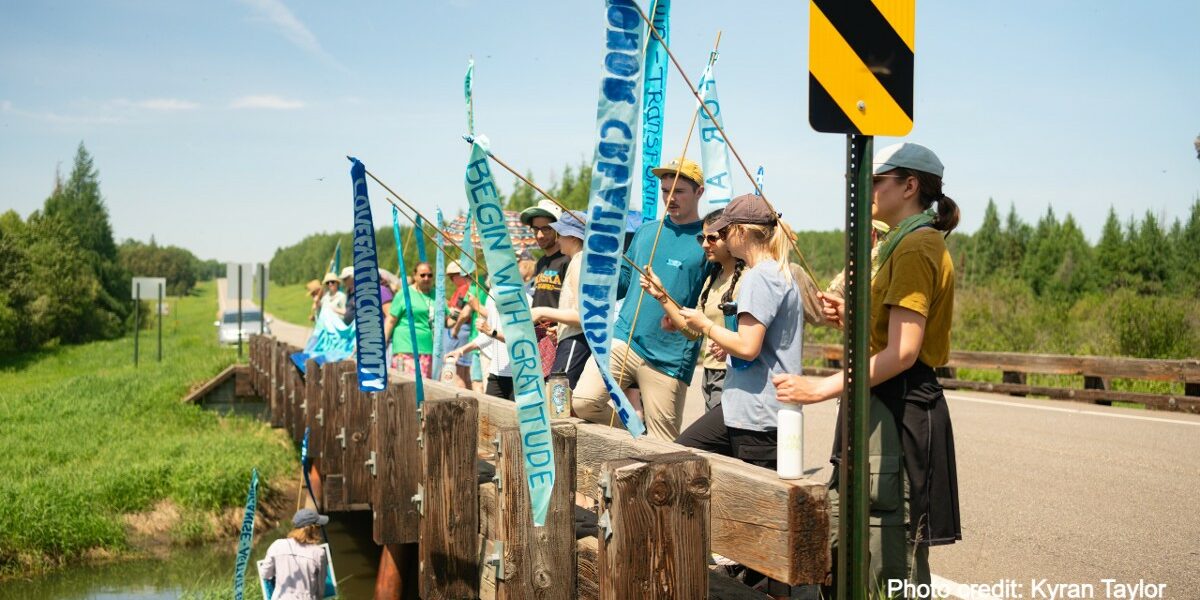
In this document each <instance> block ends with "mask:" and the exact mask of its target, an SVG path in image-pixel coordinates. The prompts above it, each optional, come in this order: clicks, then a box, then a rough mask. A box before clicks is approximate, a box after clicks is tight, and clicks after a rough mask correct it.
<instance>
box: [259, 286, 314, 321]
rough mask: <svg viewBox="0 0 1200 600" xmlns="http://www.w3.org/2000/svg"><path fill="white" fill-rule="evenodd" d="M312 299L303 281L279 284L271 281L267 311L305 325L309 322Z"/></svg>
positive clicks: (268, 290) (276, 316)
mask: <svg viewBox="0 0 1200 600" xmlns="http://www.w3.org/2000/svg"><path fill="white" fill-rule="evenodd" d="M311 308H312V299H311V298H309V297H308V291H307V290H305V289H304V284H303V283H296V284H292V285H279V284H277V283H271V285H270V286H269V287H268V288H267V312H269V313H271V314H272V315H274V316H275V318H276V319H282V320H284V321H287V322H288V323H295V324H296V325H305V324H307V323H308V315H309V310H310V309H311Z"/></svg>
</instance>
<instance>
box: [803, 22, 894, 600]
mask: <svg viewBox="0 0 1200 600" xmlns="http://www.w3.org/2000/svg"><path fill="white" fill-rule="evenodd" d="M915 23H916V3H915V0H874V1H872V0H811V1H810V3H809V67H808V84H809V87H808V92H809V94H808V100H809V102H808V104H809V108H808V110H809V112H808V122H809V124H810V125H812V127H813V129H815V130H817V131H820V132H824V133H843V134H846V297H845V305H844V306H845V319H844V321H843V325H844V327H845V337H844V340H845V345H846V351H845V361H844V364H843V366H844V367H845V371H844V373H845V375H844V377H845V398H844V400H843V402H842V407H841V410H842V417H843V418H842V419H841V420H840V423H839V427H841V431H840V434H841V443H842V446H841V464H840V465H838V501H839V508H840V511H839V519H838V542H839V543H838V553H837V556H836V557H835V560H836V561H837V568H836V581H835V582H834V583H835V585H836V586H837V597H838V598H839V600H841V599H845V598H858V597H862V594H864V593H866V591H867V590H868V589H870V585H871V584H870V581H869V578H870V555H869V553H868V546H867V544H868V540H869V537H870V531H869V529H868V521H867V519H868V515H869V502H868V494H869V492H870V467H869V465H868V457H867V453H868V451H869V450H868V445H867V444H868V438H869V435H870V416H869V414H868V410H869V408H870V393H871V389H870V376H869V375H870V359H871V357H870V345H869V342H870V337H869V327H870V318H871V201H872V198H871V195H872V194H871V162H872V161H871V159H872V156H873V154H874V152H873V149H874V138H873V136H876V135H889V136H903V135H907V134H908V133H909V132H910V131H911V130H912V126H913V58H914V37H913V36H914V31H915Z"/></svg>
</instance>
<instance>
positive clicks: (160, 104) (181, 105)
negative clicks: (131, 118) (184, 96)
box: [132, 98, 200, 111]
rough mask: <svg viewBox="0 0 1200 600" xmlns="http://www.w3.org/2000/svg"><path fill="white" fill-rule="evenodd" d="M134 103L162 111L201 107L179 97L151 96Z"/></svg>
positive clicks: (137, 105)
mask: <svg viewBox="0 0 1200 600" xmlns="http://www.w3.org/2000/svg"><path fill="white" fill-rule="evenodd" d="M132 105H133V106H136V107H138V108H144V109H146V110H160V111H177V110H195V109H197V108H200V105H199V104H196V103H195V102H190V101H188V100H180V99H178V98H150V99H147V100H141V101H138V102H133V103H132Z"/></svg>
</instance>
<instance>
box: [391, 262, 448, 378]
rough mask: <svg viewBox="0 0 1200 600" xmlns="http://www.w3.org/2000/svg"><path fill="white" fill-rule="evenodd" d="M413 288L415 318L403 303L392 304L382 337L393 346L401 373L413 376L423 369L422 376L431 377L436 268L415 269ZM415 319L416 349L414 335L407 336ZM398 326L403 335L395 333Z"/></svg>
mask: <svg viewBox="0 0 1200 600" xmlns="http://www.w3.org/2000/svg"><path fill="white" fill-rule="evenodd" d="M412 281H413V282H412V285H410V286H408V297H409V300H410V301H411V302H412V314H411V315H409V312H408V307H406V306H405V305H404V300H403V294H400V296H401V298H400V302H395V301H393V302H392V309H391V311H390V312H389V313H388V317H387V321H386V322H385V323H384V326H383V333H384V335H385V336H387V339H389V340H391V342H392V367H393V368H395V369H398V370H399V371H400V372H401V373H404V374H406V375H412V374H414V373H416V369H417V365H420V369H421V375H422V376H424V377H429V376H430V372H431V371H432V370H433V306H434V304H435V303H436V298H435V297H434V294H433V268H431V267H430V266H429V263H426V262H422V263H417V266H416V268H415V269H413V278H412ZM409 319H412V321H413V325H414V326H415V328H416V330H417V347H416V348H413V347H412V335H411V334H410V333H409V332H408V321H409ZM397 324H399V325H400V331H399V332H396V331H395V330H396V326H397Z"/></svg>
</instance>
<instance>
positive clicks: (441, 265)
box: [429, 208, 446, 381]
mask: <svg viewBox="0 0 1200 600" xmlns="http://www.w3.org/2000/svg"><path fill="white" fill-rule="evenodd" d="M435 218H436V219H437V233H436V234H435V235H436V239H437V243H436V244H434V245H435V246H437V249H436V250H437V253H436V255H435V256H436V258H435V259H434V270H433V356H432V357H431V358H432V359H433V363H432V365H431V366H432V369H430V371H429V375H430V377H432V378H433V379H434V380H435V381H436V380H439V379H441V378H442V344H443V342H444V341H443V339H442V336H443V335H444V334H445V332H446V251H445V250H443V248H445V246H446V239H445V238H444V237H442V228H443V227H445V226H446V224H445V222H444V220H443V219H442V209H440V208H439V209H437V216H436V217H435Z"/></svg>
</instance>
